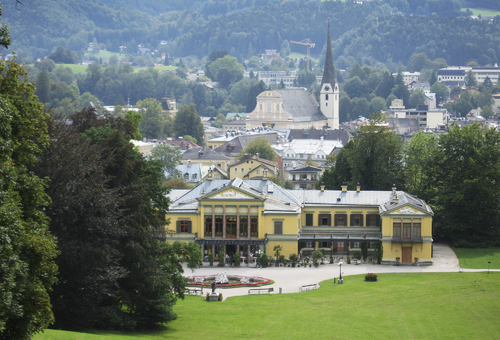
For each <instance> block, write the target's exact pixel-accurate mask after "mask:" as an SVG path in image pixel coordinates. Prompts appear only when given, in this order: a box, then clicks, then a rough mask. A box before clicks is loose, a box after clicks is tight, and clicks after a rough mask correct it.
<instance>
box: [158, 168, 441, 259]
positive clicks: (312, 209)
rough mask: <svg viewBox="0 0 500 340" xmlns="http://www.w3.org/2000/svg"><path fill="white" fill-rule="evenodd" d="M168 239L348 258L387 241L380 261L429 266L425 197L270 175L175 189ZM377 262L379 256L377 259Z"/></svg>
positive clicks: (212, 248) (209, 247)
mask: <svg viewBox="0 0 500 340" xmlns="http://www.w3.org/2000/svg"><path fill="white" fill-rule="evenodd" d="M170 199H171V201H172V203H171V206H170V213H169V215H168V216H167V217H168V218H169V219H170V225H169V226H167V228H170V229H173V228H174V229H175V230H173V233H172V235H171V239H170V240H171V241H176V240H179V241H186V242H187V241H192V242H196V243H197V244H199V245H200V246H201V247H202V253H203V254H204V255H208V254H209V253H213V254H214V255H215V257H217V256H218V255H219V253H220V247H221V246H222V245H225V246H226V252H228V253H231V254H235V253H236V254H238V253H239V254H240V256H243V257H249V256H251V255H252V254H255V253H256V252H257V251H258V250H260V251H263V252H266V253H267V254H268V255H270V256H272V255H273V248H274V246H275V245H280V246H282V247H283V252H282V254H283V255H285V256H286V257H288V256H289V255H290V254H292V253H295V254H301V255H302V256H309V255H310V254H311V252H312V251H314V250H315V249H325V251H326V254H327V256H329V255H330V254H331V255H332V256H334V257H344V258H346V257H349V256H351V255H353V253H355V252H358V251H360V250H361V247H362V243H363V242H366V245H367V246H368V249H369V257H373V253H374V251H375V248H376V246H377V245H378V244H380V243H381V245H382V263H385V264H393V263H398V262H399V263H402V264H405V263H406V264H411V263H416V262H417V263H418V264H419V265H430V264H432V216H433V212H432V210H431V208H430V207H429V206H428V205H427V204H426V203H425V201H423V200H421V199H419V198H417V197H415V196H412V195H409V194H408V193H405V192H403V191H397V190H396V188H393V189H392V191H391V190H389V191H362V190H361V188H360V187H357V188H355V190H348V188H347V186H343V187H342V188H341V190H286V189H284V188H282V187H280V186H278V185H276V184H275V183H273V182H271V181H269V180H267V178H265V177H264V178H263V179H258V180H242V179H241V178H235V179H232V180H214V179H212V177H211V175H210V174H209V176H208V180H207V181H205V182H203V183H200V185H199V186H197V187H196V188H194V189H192V190H172V192H171V194H170ZM373 261H375V260H373Z"/></svg>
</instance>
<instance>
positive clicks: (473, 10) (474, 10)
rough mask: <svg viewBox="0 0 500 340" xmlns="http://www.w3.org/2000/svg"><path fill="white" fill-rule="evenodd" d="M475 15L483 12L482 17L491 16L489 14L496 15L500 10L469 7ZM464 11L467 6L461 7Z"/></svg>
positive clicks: (499, 13)
mask: <svg viewBox="0 0 500 340" xmlns="http://www.w3.org/2000/svg"><path fill="white" fill-rule="evenodd" d="M469 9H470V10H471V12H472V14H474V15H479V14H481V16H482V17H489V16H495V15H500V11H495V10H492V9H487V8H480V7H479V8H469ZM460 10H461V11H462V12H465V11H466V10H467V8H461V9H460Z"/></svg>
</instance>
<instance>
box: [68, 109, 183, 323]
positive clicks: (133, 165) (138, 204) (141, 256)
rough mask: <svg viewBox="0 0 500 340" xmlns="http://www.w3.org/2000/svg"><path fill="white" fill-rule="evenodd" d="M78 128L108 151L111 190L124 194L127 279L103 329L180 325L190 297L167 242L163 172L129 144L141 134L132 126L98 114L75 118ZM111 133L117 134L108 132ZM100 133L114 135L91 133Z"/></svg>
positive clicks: (122, 250) (119, 245)
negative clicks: (177, 307) (181, 301)
mask: <svg viewBox="0 0 500 340" xmlns="http://www.w3.org/2000/svg"><path fill="white" fill-rule="evenodd" d="M71 118H72V121H73V126H74V127H75V129H77V131H78V132H79V133H80V134H83V135H85V136H88V138H89V140H90V141H91V144H97V145H99V146H101V147H102V148H103V160H107V164H106V167H105V172H104V173H105V175H107V176H109V177H108V178H109V181H108V182H107V186H106V187H107V188H108V189H110V190H113V189H116V190H118V193H119V198H120V199H121V200H120V201H119V209H120V210H121V211H122V212H123V213H124V216H123V218H122V219H121V223H120V224H121V230H122V232H123V235H122V236H119V237H118V238H117V240H116V249H118V252H119V254H120V255H121V258H120V261H119V265H120V267H121V268H124V269H125V271H126V273H127V276H126V277H124V278H120V279H118V285H116V289H117V292H116V293H117V296H119V299H115V300H114V302H113V305H112V308H110V311H109V313H108V314H107V317H106V318H104V319H103V320H102V327H104V328H117V329H141V328H151V327H156V326H157V325H158V324H160V323H165V322H169V321H171V320H173V319H175V317H176V315H175V313H173V311H172V306H173V305H174V304H175V301H176V299H177V298H178V297H181V298H182V297H183V296H184V287H185V283H186V281H185V279H184V278H183V277H182V275H181V274H182V268H181V267H180V266H179V265H178V263H177V256H178V255H177V254H176V251H175V250H174V247H173V246H172V245H170V244H167V243H166V242H165V237H166V225H165V224H166V223H165V215H166V213H167V210H168V199H167V197H166V194H167V188H165V187H163V186H162V185H161V183H162V181H163V180H164V176H163V172H162V166H161V164H160V163H159V162H158V161H151V160H147V159H145V158H144V157H143V156H142V155H141V154H139V153H138V151H136V150H135V148H134V146H133V145H132V144H131V143H129V140H130V139H131V138H132V137H133V136H134V135H135V134H136V129H135V128H134V126H133V125H132V124H131V123H130V122H129V121H127V120H124V119H121V118H115V117H105V118H98V117H97V114H96V112H95V111H93V110H84V111H82V112H80V113H77V114H75V115H72V116H71ZM108 127H110V128H111V130H109V129H108ZM93 128H95V129H97V130H99V129H105V130H108V131H110V133H109V132H108V133H90V132H91V130H92V129H93Z"/></svg>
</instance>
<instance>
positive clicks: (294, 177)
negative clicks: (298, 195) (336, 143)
mask: <svg viewBox="0 0 500 340" xmlns="http://www.w3.org/2000/svg"><path fill="white" fill-rule="evenodd" d="M287 164H289V163H286V164H285V163H284V165H283V179H285V180H289V181H292V183H293V187H294V189H301V190H314V186H315V185H316V182H317V181H318V179H319V178H320V177H321V173H322V172H323V171H322V170H321V169H320V168H318V167H315V166H312V165H307V164H300V163H297V162H296V161H292V162H291V164H290V165H287Z"/></svg>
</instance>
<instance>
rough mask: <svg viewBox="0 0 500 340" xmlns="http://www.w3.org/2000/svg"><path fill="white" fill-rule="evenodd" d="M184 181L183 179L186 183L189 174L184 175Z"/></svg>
mask: <svg viewBox="0 0 500 340" xmlns="http://www.w3.org/2000/svg"><path fill="white" fill-rule="evenodd" d="M184 179H185V180H186V181H189V174H188V173H187V172H186V173H185V174H184Z"/></svg>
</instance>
